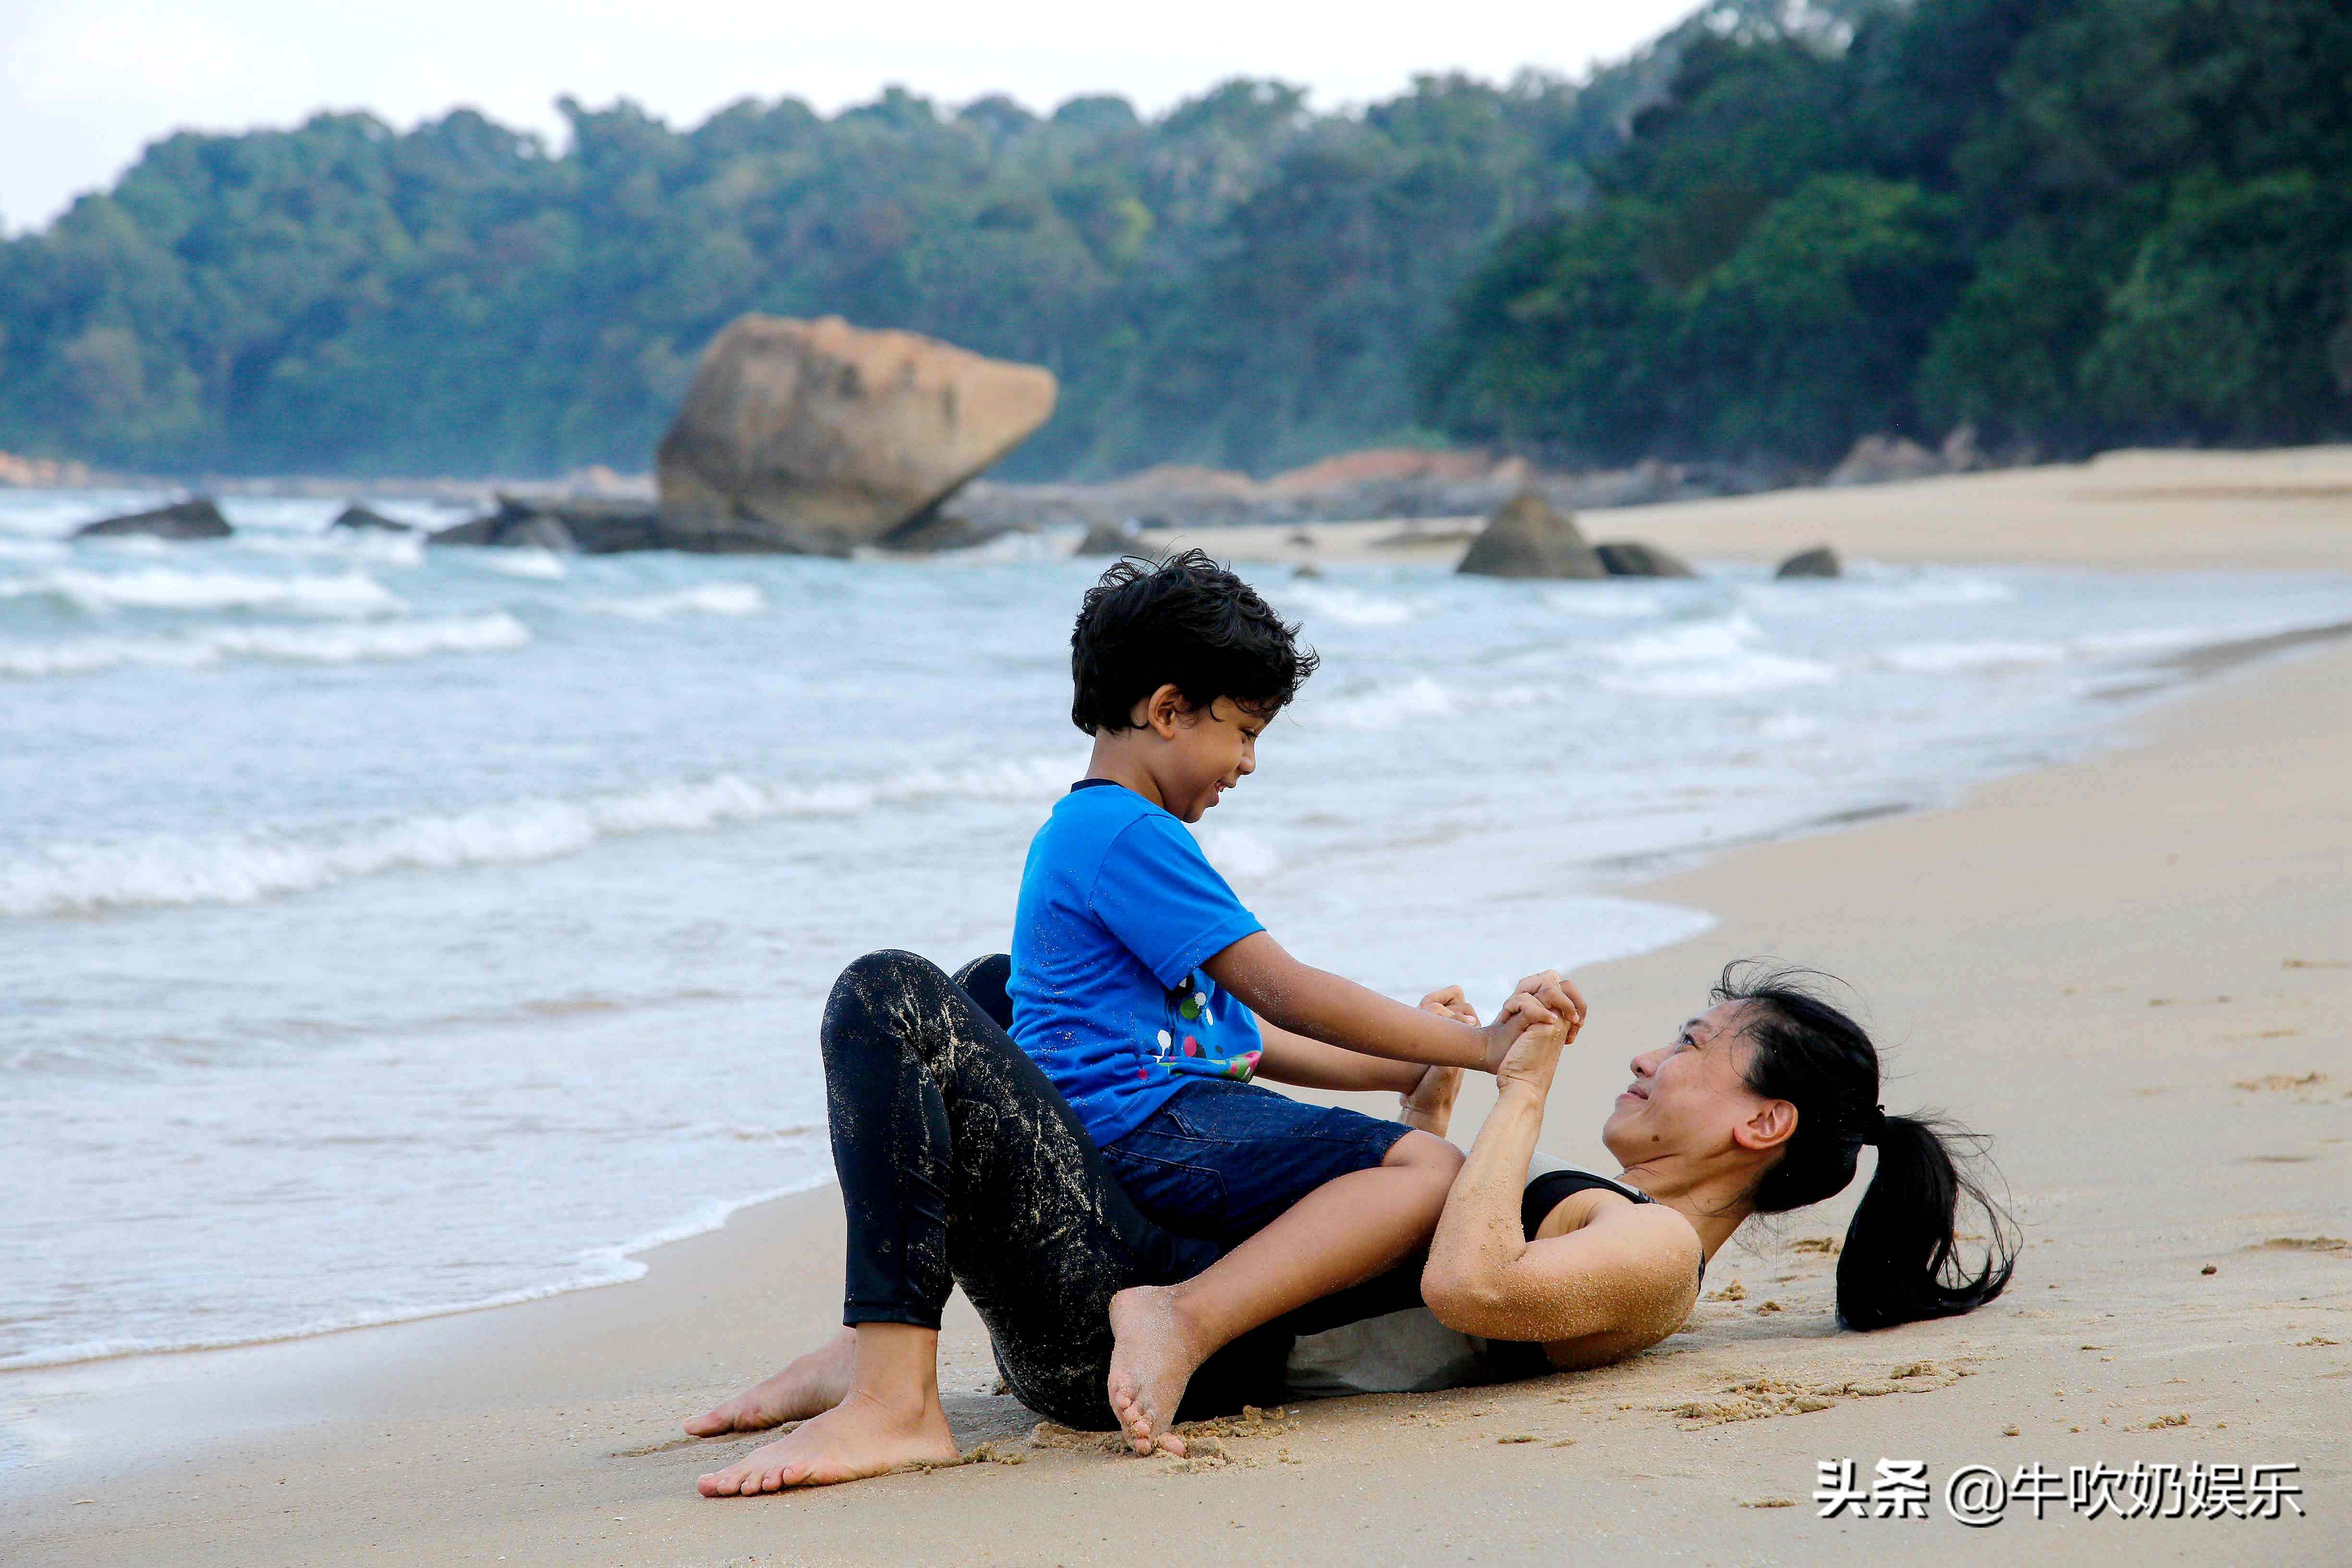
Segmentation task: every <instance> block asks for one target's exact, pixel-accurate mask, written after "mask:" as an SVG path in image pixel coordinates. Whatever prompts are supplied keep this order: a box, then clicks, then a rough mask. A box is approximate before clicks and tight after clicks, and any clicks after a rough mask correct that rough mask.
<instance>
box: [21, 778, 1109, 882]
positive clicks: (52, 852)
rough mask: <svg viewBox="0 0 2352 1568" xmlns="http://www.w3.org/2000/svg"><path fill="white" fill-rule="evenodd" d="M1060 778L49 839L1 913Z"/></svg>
mask: <svg viewBox="0 0 2352 1568" xmlns="http://www.w3.org/2000/svg"><path fill="white" fill-rule="evenodd" d="M1068 774H1069V763H1068V760H1067V759H1066V758H1050V759H1049V758H1039V759H1035V760H1033V761H1031V762H1026V763H990V764H982V765H980V766H976V767H971V768H964V769H938V768H919V769H913V770H910V771H908V772H905V773H896V774H892V775H890V776H887V777H885V778H881V779H876V780H871V781H864V782H851V781H844V782H841V783H835V784H817V785H814V786H809V787H792V786H784V785H778V784H761V783H756V782H754V781H752V780H749V779H744V778H740V777H738V776H737V775H735V774H732V773H722V774H720V775H719V776H718V777H717V778H712V779H705V780H700V781H695V782H680V783H672V784H657V785H655V786H653V787H651V788H647V789H641V790H632V791H628V792H625V793H619V794H612V795H590V796H586V797H584V798H582V799H577V800H558V799H547V798H535V799H526V800H518V801H509V802H505V803H502V804H500V805H490V806H484V807H482V808H480V809H478V810H475V811H467V812H458V813H453V814H446V815H425V816H412V817H405V818H401V819H398V820H395V821H393V822H388V823H382V824H378V825H375V826H369V827H363V828H359V829H356V830H348V831H346V832H345V833H343V834H341V835H340V836H328V837H311V836H303V837H295V836H289V835H277V834H269V833H249V834H239V835H224V836H215V837H184V836H179V835H158V836H155V837H149V838H144V839H139V840H134V841H131V842H127V843H121V844H52V845H48V846H46V847H44V848H43V849H41V850H40V851H39V852H38V853H37V854H36V855H33V856H28V857H25V858H19V859H16V860H14V861H10V862H0V915H14V916H18V917H26V916H36V917H37V916H56V915H77V914H95V913H100V912H102V911H104V910H120V909H136V908H142V907H148V908H152V907H156V906H163V905H181V904H248V903H254V902H257V901H258V900H263V899H269V898H278V897H282V896H284V895H286V894H289V893H305V892H311V891H315V890H317V889H321V888H329V887H332V886H335V885H336V884H338V883H342V882H349V881H353V880H356V879H360V878H363V877H373V876H379V875H382V874H383V873H385V872H388V871H446V870H456V869H460V868H466V867H469V866H508V865H523V864H528V863H530V862H533V861H541V860H553V859H557V858H562V857H563V856H567V855H576V854H578V853H579V852H580V851H581V850H583V849H585V848H587V847H589V846H590V845H592V844H594V843H596V842H597V841H598V840H600V839H605V838H618V837H632V836H635V835H637V834H645V833H691V832H698V831H705V830H708V829H710V828H714V827H719V826H724V825H726V824H729V823H743V822H757V821H761V820H765V819H768V818H772V817H786V816H856V815H857V814H858V813H861V812H865V811H869V810H872V809H873V808H875V807H876V806H878V805H898V804H905V803H908V802H915V801H922V800H930V799H938V798H942V797H949V796H962V797H966V798H970V799H977V800H1028V799H1044V798H1050V797H1051V795H1053V793H1054V791H1055V790H1056V789H1058V788H1061V787H1063V786H1064V785H1065V784H1066V783H1067V782H1068Z"/></svg>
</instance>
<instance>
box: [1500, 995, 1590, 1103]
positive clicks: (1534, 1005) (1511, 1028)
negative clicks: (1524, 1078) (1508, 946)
mask: <svg viewBox="0 0 2352 1568" xmlns="http://www.w3.org/2000/svg"><path fill="white" fill-rule="evenodd" d="M1553 1026H1557V1027H1559V1029H1561V1030H1562V1031H1563V1033H1562V1035H1561V1038H1560V1043H1561V1044H1562V1045H1565V1044H1566V1043H1567V1042H1568V1041H1570V1040H1572V1039H1574V1038H1576V1036H1577V1032H1578V1031H1579V1030H1580V1029H1582V1028H1583V1027H1584V996H1583V994H1582V993H1580V992H1579V991H1578V990H1577V988H1576V987H1575V985H1574V984H1570V982H1568V981H1566V980H1563V979H1561V978H1560V974H1559V971H1558V970H1557V969H1547V970H1544V971H1542V972H1541V973H1536V974H1530V975H1528V977H1527V978H1526V979H1524V980H1522V981H1520V982H1519V988H1518V989H1517V991H1515V992H1513V993H1512V994H1511V999H1510V1000H1509V1001H1507V1002H1506V1003H1504V1004H1503V1010H1502V1011H1501V1012H1500V1013H1498V1014H1496V1016H1495V1021H1494V1022H1493V1023H1492V1024H1489V1025H1487V1026H1486V1070H1487V1071H1488V1072H1499V1071H1500V1070H1501V1068H1502V1065H1503V1061H1504V1059H1505V1058H1506V1057H1507V1055H1508V1054H1509V1052H1510V1049H1511V1047H1512V1046H1514V1045H1515V1044H1517V1041H1518V1038H1519V1037H1520V1036H1521V1035H1522V1034H1524V1033H1525V1032H1526V1031H1528V1029H1531V1028H1538V1027H1553ZM1546 1081H1547V1082H1549V1073H1547V1074H1546Z"/></svg>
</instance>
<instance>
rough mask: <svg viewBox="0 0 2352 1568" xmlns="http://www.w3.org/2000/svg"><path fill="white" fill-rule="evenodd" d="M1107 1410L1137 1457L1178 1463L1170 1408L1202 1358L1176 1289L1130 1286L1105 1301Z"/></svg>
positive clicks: (1178, 1441)
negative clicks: (1156, 1453) (1159, 1456)
mask: <svg viewBox="0 0 2352 1568" xmlns="http://www.w3.org/2000/svg"><path fill="white" fill-rule="evenodd" d="M1110 1331H1111V1335H1112V1345H1111V1352H1110V1389H1109V1392H1110V1407H1111V1411H1112V1413H1113V1414H1115V1415H1118V1424H1119V1426H1121V1427H1122V1428H1123V1429H1124V1430H1125V1431H1126V1433H1127V1440H1128V1442H1129V1444H1130V1445H1131V1446H1132V1447H1134V1449H1135V1451H1136V1452H1137V1453H1139V1454H1149V1453H1150V1452H1151V1451H1152V1450H1153V1449H1154V1448H1157V1449H1159V1450H1160V1452H1161V1453H1164V1454H1173V1455H1175V1456H1177V1457H1178V1458H1182V1457H1183V1453H1184V1439H1182V1438H1181V1437H1179V1436H1176V1434H1175V1431H1174V1430H1173V1428H1174V1427H1175V1425H1176V1407H1177V1406H1178V1405H1181V1404H1182V1403H1183V1402H1184V1386H1185V1384H1189V1383H1191V1382H1192V1374H1193V1373H1195V1372H1198V1371H1199V1370H1200V1368H1201V1363H1202V1361H1203V1360H1204V1359H1206V1358H1205V1352H1203V1351H1202V1349H1201V1347H1200V1345H1199V1343H1198V1341H1197V1337H1196V1336H1195V1335H1194V1333H1193V1332H1192V1325H1191V1323H1190V1322H1188V1321H1186V1318H1185V1315H1184V1310H1183V1307H1182V1305H1181V1300H1180V1299H1179V1298H1178V1296H1177V1293H1176V1290H1175V1289H1174V1288H1173V1287H1171V1286H1166V1285H1131V1286H1129V1287H1128V1289H1124V1290H1121V1291H1120V1292H1119V1293H1118V1295H1116V1296H1113V1297H1112V1298H1111V1299H1110Z"/></svg>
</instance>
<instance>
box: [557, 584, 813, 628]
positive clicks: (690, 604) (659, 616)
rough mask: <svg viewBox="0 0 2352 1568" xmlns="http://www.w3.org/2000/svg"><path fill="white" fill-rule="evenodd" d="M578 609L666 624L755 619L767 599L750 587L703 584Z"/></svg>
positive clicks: (583, 603) (602, 601)
mask: <svg viewBox="0 0 2352 1568" xmlns="http://www.w3.org/2000/svg"><path fill="white" fill-rule="evenodd" d="M581 607H582V608H583V609H587V610H593V611H595V612H596V613H597V614H599V615H604V616H625V617H626V618H627V619H629V620H633V621H666V620H668V619H669V618H670V617H671V616H756V615H758V614H759V613H760V612H761V610H764V609H766V608H767V607H768V596H767V595H765V594H762V593H761V592H760V590H759V588H758V586H757V585H756V584H751V583H707V584H703V585H702V586H701V587H699V588H681V589H679V590H678V591H677V592H676V593H674V594H646V595H640V596H638V597H636V598H633V599H583V600H582V601H581Z"/></svg>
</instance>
